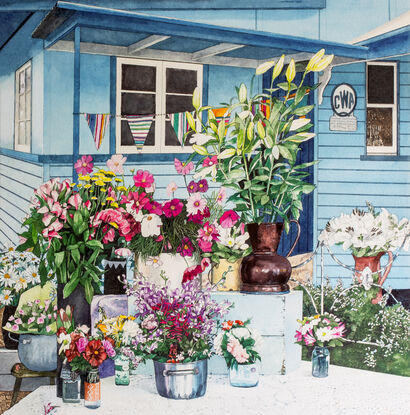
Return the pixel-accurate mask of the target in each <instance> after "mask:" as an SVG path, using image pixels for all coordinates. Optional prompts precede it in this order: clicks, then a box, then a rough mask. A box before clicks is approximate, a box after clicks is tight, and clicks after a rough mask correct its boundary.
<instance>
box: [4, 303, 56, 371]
mask: <svg viewBox="0 0 410 415" xmlns="http://www.w3.org/2000/svg"><path fill="white" fill-rule="evenodd" d="M56 310H57V306H56V305H55V303H53V302H52V301H51V300H50V299H49V300H46V301H45V302H44V304H42V303H41V301H40V300H39V299H37V300H34V301H32V302H31V301H30V302H28V303H26V304H23V305H21V306H19V307H18V310H17V311H16V313H15V315H14V316H10V318H9V320H8V322H7V323H6V325H5V326H4V327H3V328H4V329H5V330H8V331H10V332H11V333H17V334H19V344H18V356H19V359H20V361H21V363H23V364H24V365H25V366H26V367H27V368H28V369H30V370H34V371H37V372H47V371H51V370H55V369H56V368H57V339H56V318H57V314H56Z"/></svg>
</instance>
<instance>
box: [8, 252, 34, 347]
mask: <svg viewBox="0 0 410 415" xmlns="http://www.w3.org/2000/svg"><path fill="white" fill-rule="evenodd" d="M39 262H40V260H39V258H37V257H36V256H35V255H33V253H32V252H27V251H24V252H19V251H17V250H16V247H15V246H14V245H11V244H10V245H8V246H6V248H5V250H4V251H3V252H0V309H2V308H3V317H2V325H1V326H2V327H3V326H4V325H5V324H6V323H7V321H8V319H9V317H11V316H13V315H14V313H15V312H16V310H17V305H18V303H19V299H20V296H21V294H22V293H23V292H25V291H27V290H29V289H30V288H32V287H34V286H35V285H37V284H40V274H39V272H38V265H39ZM2 332H3V341H4V345H5V347H6V348H7V349H17V346H18V336H17V340H14V339H13V338H12V337H10V336H9V332H8V331H4V330H2Z"/></svg>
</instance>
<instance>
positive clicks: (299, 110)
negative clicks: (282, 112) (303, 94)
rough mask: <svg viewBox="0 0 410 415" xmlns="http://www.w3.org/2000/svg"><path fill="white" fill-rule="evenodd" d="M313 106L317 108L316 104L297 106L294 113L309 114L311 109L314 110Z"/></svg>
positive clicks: (299, 114)
mask: <svg viewBox="0 0 410 415" xmlns="http://www.w3.org/2000/svg"><path fill="white" fill-rule="evenodd" d="M313 108H315V106H314V105H305V106H303V107H299V108H296V109H295V110H294V111H293V113H294V114H295V115H298V116H302V115H306V114H308V113H309V112H310V111H312V110H313Z"/></svg>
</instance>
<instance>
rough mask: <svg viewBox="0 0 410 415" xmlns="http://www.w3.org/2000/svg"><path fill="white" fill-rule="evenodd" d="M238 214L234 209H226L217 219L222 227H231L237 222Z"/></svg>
mask: <svg viewBox="0 0 410 415" xmlns="http://www.w3.org/2000/svg"><path fill="white" fill-rule="evenodd" d="M238 220H239V215H238V214H237V213H236V212H235V211H234V210H227V211H226V212H225V213H224V214H223V215H222V216H221V218H220V219H219V223H220V224H221V226H222V227H223V228H232V226H234V225H235V224H236V222H238Z"/></svg>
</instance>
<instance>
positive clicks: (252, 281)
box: [240, 220, 300, 293]
mask: <svg viewBox="0 0 410 415" xmlns="http://www.w3.org/2000/svg"><path fill="white" fill-rule="evenodd" d="M292 222H295V223H296V224H297V226H298V234H297V237H296V240H295V242H294V243H293V245H292V247H291V249H290V251H289V252H288V254H287V255H286V256H289V255H290V254H291V253H292V251H293V249H294V248H295V246H296V244H297V242H298V240H299V237H300V226H299V223H298V222H297V221H295V220H292ZM247 230H248V233H249V236H250V241H251V245H252V250H253V252H252V254H250V255H248V256H246V257H245V258H244V259H243V260H242V264H241V268H240V275H241V291H244V292H273V293H283V292H287V291H289V285H288V284H287V282H288V281H289V278H290V275H291V273H292V267H291V265H290V262H289V261H288V260H287V259H286V258H285V257H283V256H281V255H278V254H277V249H278V246H279V242H280V237H281V235H282V230H283V223H261V224H257V223H250V224H248V225H247Z"/></svg>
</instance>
